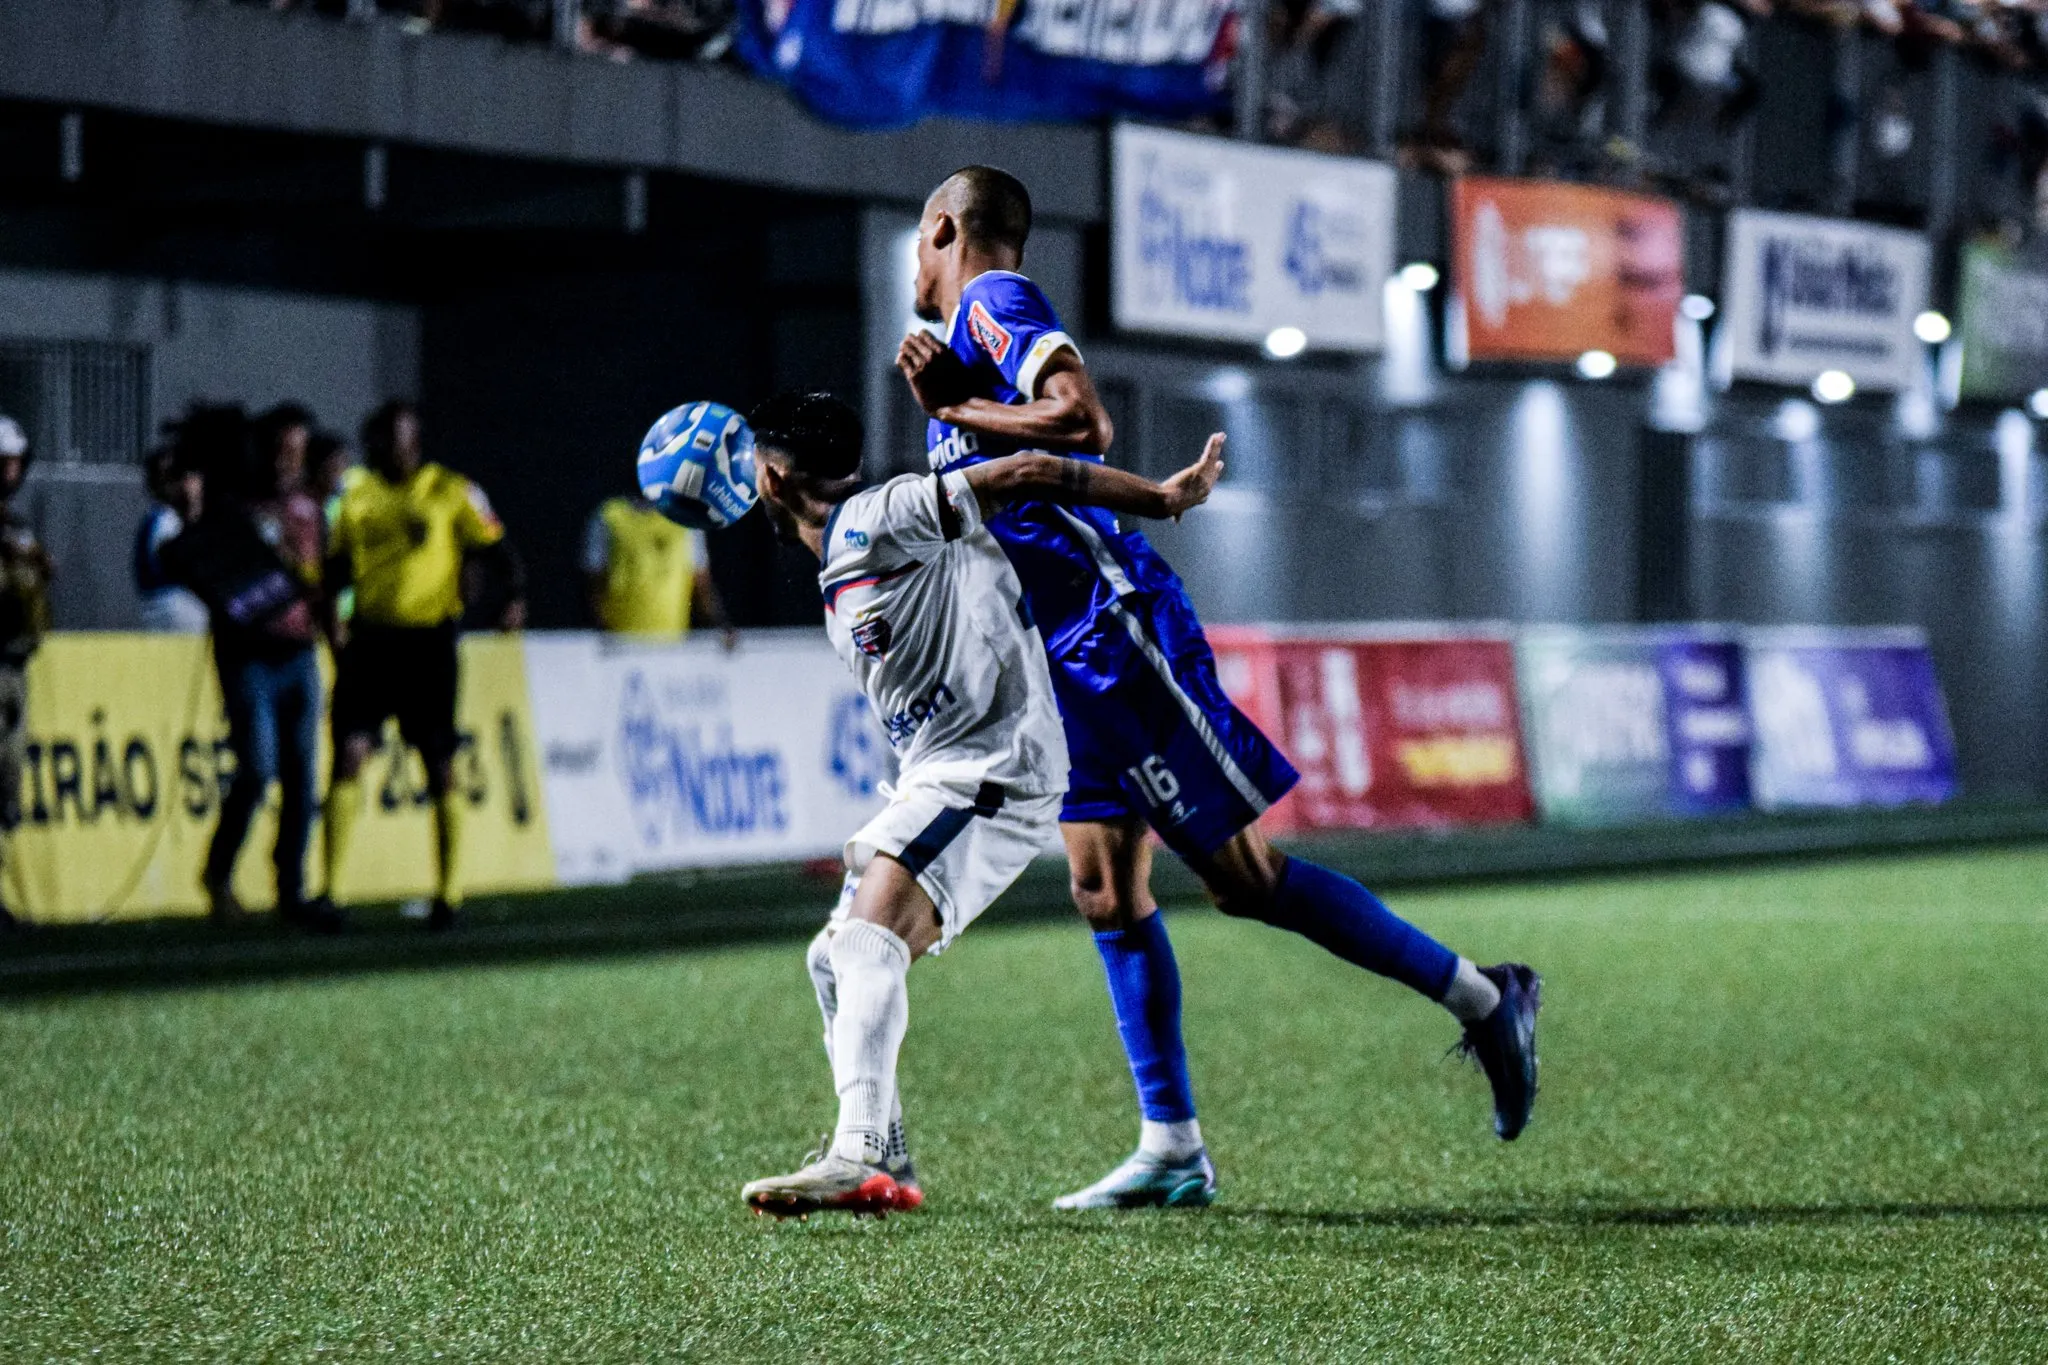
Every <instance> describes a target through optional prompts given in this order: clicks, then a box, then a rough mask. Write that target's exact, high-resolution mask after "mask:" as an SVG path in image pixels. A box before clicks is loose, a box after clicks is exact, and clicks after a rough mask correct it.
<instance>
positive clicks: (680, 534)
mask: <svg viewBox="0 0 2048 1365" xmlns="http://www.w3.org/2000/svg"><path fill="white" fill-rule="evenodd" d="M583 576H584V582H585V584H586V586H587V587H588V589H589V593H590V614H591V615H592V616H593V617H594V618H595V619H596V621H597V624H598V627H599V628H600V629H602V630H605V631H607V632H609V633H611V634H615V635H637V636H641V637H644V638H648V639H666V640H674V639H680V638H681V637H682V636H684V635H686V634H688V633H689V631H690V630H691V629H692V627H693V626H697V625H704V626H710V627H712V628H713V629H716V630H718V631H720V632H721V633H722V634H723V636H724V639H725V645H726V648H728V649H730V648H732V646H733V645H734V644H735V643H736V642H737V639H738V637H737V636H736V635H735V634H734V632H733V629H732V626H731V625H730V624H728V622H727V620H726V615H725V603H724V602H722V601H721V600H720V599H719V596H718V588H717V586H716V585H715V584H714V583H713V582H712V581H711V558H710V554H709V552H708V550H707V548H706V544H705V538H704V533H703V532H702V531H692V530H690V529H688V528H686V527H682V526H678V525H676V524H675V523H674V522H672V521H670V520H669V519H668V518H667V517H665V516H663V515H662V514H661V513H660V512H658V511H656V510H655V509H654V508H653V506H652V505H650V504H648V503H646V502H643V501H641V500H640V499H638V498H627V497H619V498H612V499H610V500H608V501H606V502H605V503H603V504H602V505H600V506H599V507H598V509H597V510H596V511H595V512H593V513H591V514H590V526H589V529H588V530H587V531H586V532H585V534H584V538H583Z"/></svg>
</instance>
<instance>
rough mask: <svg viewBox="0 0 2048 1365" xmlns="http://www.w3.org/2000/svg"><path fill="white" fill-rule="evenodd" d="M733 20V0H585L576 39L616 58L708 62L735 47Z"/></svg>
mask: <svg viewBox="0 0 2048 1365" xmlns="http://www.w3.org/2000/svg"><path fill="white" fill-rule="evenodd" d="M733 19H734V13H733V4H732V0H584V4H583V15H582V18H581V19H580V20H579V21H578V25H577V31H576V39H577V45H578V46H579V47H581V48H582V49H583V50H584V51H585V52H594V53H597V54H598V55H599V56H603V57H609V58H611V59H612V60H614V61H621V62H623V61H630V60H631V59H632V58H633V57H634V56H636V55H637V56H641V57H653V58H655V59H657V60H667V61H704V62H709V61H716V60H718V59H719V58H720V57H722V56H724V55H725V53H726V51H727V49H729V48H730V47H731V46H732V25H733Z"/></svg>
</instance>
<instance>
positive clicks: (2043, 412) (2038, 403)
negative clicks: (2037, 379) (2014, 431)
mask: <svg viewBox="0 0 2048 1365" xmlns="http://www.w3.org/2000/svg"><path fill="white" fill-rule="evenodd" d="M2027 411H2028V412H2031V413H2033V414H2034V416H2036V417H2038V418H2040V419H2041V420H2042V421H2044V422H2048V389H2035V390H2034V396H2033V397H2032V398H2029V399H2028V400H2027Z"/></svg>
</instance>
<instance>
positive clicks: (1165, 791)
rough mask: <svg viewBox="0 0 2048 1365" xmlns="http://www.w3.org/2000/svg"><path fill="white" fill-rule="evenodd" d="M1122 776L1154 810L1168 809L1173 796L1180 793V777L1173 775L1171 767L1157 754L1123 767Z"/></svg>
mask: <svg viewBox="0 0 2048 1365" xmlns="http://www.w3.org/2000/svg"><path fill="white" fill-rule="evenodd" d="M1124 776H1125V777H1127V778H1129V779H1130V780H1131V785H1132V786H1134V787H1136V788H1137V789H1138V791H1139V792H1140V793H1142V794H1143V795H1144V797H1145V799H1146V800H1147V801H1148V802H1150V803H1151V804H1152V807H1153V808H1154V809H1155V810H1167V809H1170V808H1171V807H1172V804H1173V800H1174V798H1175V797H1177V796H1179V795H1180V779H1179V778H1177V777H1175V776H1174V775H1173V769H1171V768H1169V767H1167V766H1166V760H1165V759H1163V758H1161V757H1160V756H1159V755H1158V754H1153V755H1151V756H1150V757H1148V758H1147V759H1146V760H1145V761H1144V762H1143V763H1139V764H1136V765H1134V766H1132V767H1129V768H1126V769H1124Z"/></svg>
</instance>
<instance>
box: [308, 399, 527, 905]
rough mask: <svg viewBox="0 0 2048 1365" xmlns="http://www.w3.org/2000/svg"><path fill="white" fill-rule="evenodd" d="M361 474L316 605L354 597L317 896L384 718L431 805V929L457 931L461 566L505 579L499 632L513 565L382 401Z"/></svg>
mask: <svg viewBox="0 0 2048 1365" xmlns="http://www.w3.org/2000/svg"><path fill="white" fill-rule="evenodd" d="M362 435H363V456H364V464H365V466H366V467H365V469H364V471H363V473H362V475H361V476H360V477H358V478H355V479H352V480H349V481H348V482H346V483H345V484H344V485H343V486H342V490H341V493H340V495H339V502H338V505H337V507H336V509H335V514H334V521H333V526H332V527H331V528H330V530H329V540H328V557H327V594H326V595H327V600H328V601H329V602H333V601H335V600H336V599H337V598H338V597H339V596H340V594H341V592H342V590H343V589H345V588H353V589H354V590H355V608H354V612H353V614H352V615H351V616H350V618H349V620H348V622H347V623H346V624H344V623H342V622H341V621H339V620H338V619H337V620H335V621H333V622H332V623H331V630H332V632H333V636H334V640H335V678H334V701H333V704H332V725H333V731H334V777H333V781H332V783H331V784H330V785H329V787H328V791H327V807H326V823H327V893H328V895H329V897H332V896H333V895H334V892H335V887H336V874H337V873H338V872H339V871H340V869H341V867H342V864H343V862H344V861H345V860H346V858H347V854H348V846H349V840H350V836H351V834H352V833H353V832H354V829H355V823H356V819H357V817H358V816H359V815H360V814H361V813H362V807H363V792H362V782H361V778H360V775H361V773H362V768H363V762H364V760H366V759H367V758H369V756H370V753H371V751H372V750H374V749H375V748H376V746H377V738H378V735H379V734H380V733H381V732H382V730H383V728H384V722H385V720H386V719H387V718H388V717H392V716H396V717H397V718H398V733H399V737H400V739H401V740H402V741H403V742H404V743H406V744H408V745H410V746H411V747H412V748H414V749H417V750H418V751H419V755H420V758H421V760H422V761H423V762H424V763H425V764H426V769H427V792H428V794H429V795H430V796H431V797H432V798H433V801H434V849H435V853H436V855H437V857H438V860H439V868H438V872H439V876H438V879H437V881H436V884H435V894H434V906H433V911H432V913H431V914H430V915H429V917H428V920H427V924H428V927H429V928H431V929H435V930H445V929H450V928H453V927H454V924H455V916H456V912H457V911H458V909H459V908H460V907H461V904H462V888H461V883H460V882H459V880H458V879H457V876H456V868H457V867H458V865H459V864H460V861H461V845H462V801H463V796H462V794H461V793H460V792H457V791H455V790H454V789H453V784H452V782H451V777H452V769H453V764H454V758H455V749H456V744H457V736H456V729H455V698H456V691H457V688H458V685H459V677H458V668H457V656H456V634H457V630H458V623H459V620H460V618H461V616H462V607H463V602H462V570H463V565H464V562H465V561H466V560H468V559H470V558H472V557H473V558H475V559H477V560H480V561H485V562H486V565H487V567H490V568H492V569H494V570H495V571H497V572H498V573H500V574H502V575H503V576H504V578H505V581H506V584H507V587H508V592H507V594H506V601H507V605H506V607H505V611H504V616H503V618H502V619H501V621H500V622H499V624H500V625H502V626H503V628H504V629H506V630H517V629H519V628H520V627H521V626H523V625H524V624H525V620H526V605H525V602H524V600H523V591H524V586H525V585H524V582H523V575H522V573H521V570H520V566H519V561H518V559H517V557H516V556H514V555H513V554H512V552H511V548H510V547H509V546H508V545H507V544H506V543H505V530H504V528H503V527H502V526H500V525H499V523H498V518H497V516H496V515H495V514H494V513H493V512H492V511H491V505H490V502H489V501H488V500H487V499H486V498H485V497H484V494H483V490H482V489H480V488H478V487H477V486H476V485H475V484H473V483H471V482H470V481H469V480H468V479H465V478H463V477H462V476H461V475H460V474H457V473H455V472H454V471H452V470H449V469H444V468H442V467H441V466H440V465H436V464H427V463H424V462H423V460H422V458H421V455H420V422H419V414H418V412H417V411H416V410H415V409H414V407H413V405H412V404H410V403H405V402H398V401H393V402H390V403H386V404H385V405H384V406H383V407H381V408H378V409H377V411H375V412H373V413H371V414H370V417H369V419H368V420H367V421H365V422H364V423H363V433H362Z"/></svg>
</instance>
